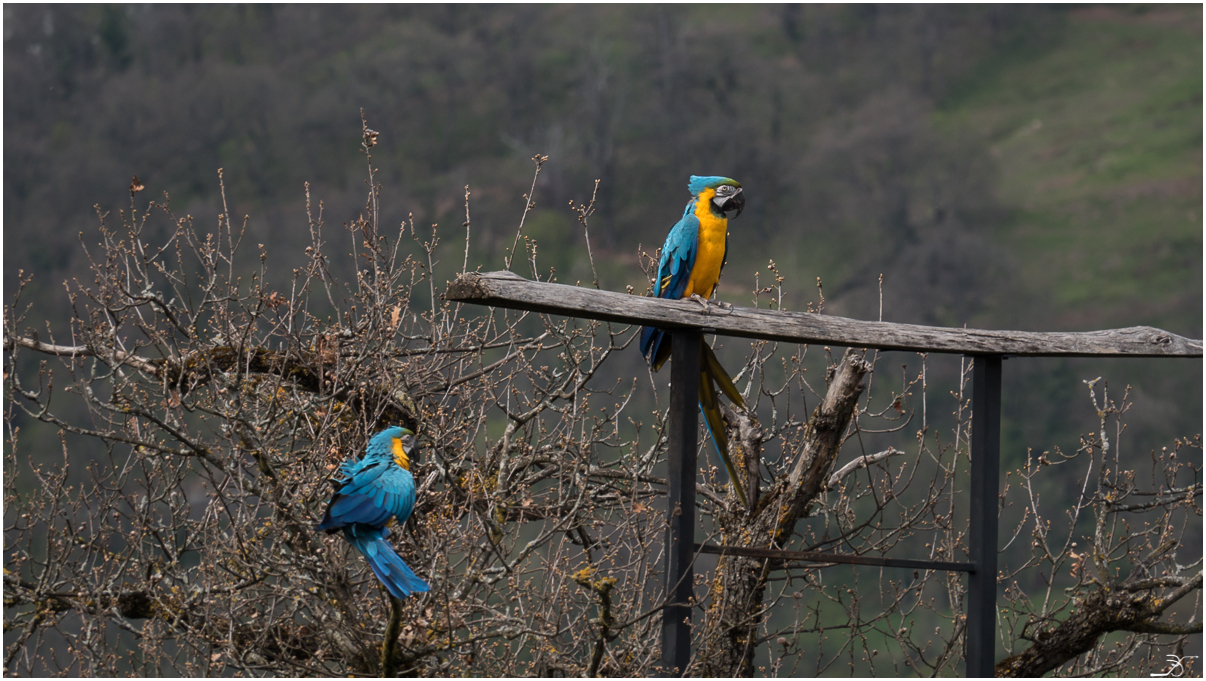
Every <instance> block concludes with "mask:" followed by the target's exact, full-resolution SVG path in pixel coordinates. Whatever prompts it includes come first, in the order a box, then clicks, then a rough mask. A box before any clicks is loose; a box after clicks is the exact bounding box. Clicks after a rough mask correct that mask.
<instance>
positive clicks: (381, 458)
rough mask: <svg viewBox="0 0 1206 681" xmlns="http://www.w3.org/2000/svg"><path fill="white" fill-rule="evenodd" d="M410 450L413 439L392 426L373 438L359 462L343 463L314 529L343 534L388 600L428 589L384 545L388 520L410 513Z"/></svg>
mask: <svg viewBox="0 0 1206 681" xmlns="http://www.w3.org/2000/svg"><path fill="white" fill-rule="evenodd" d="M414 446H415V434H414V433H412V432H411V431H410V430H407V429H406V428H399V427H397V426H394V427H393V428H386V429H385V430H383V431H381V432H380V433H377V434H376V435H374V436H373V437H372V439H370V440H369V443H368V447H367V448H366V451H365V455H364V458H362V459H360V460H359V461H356V460H351V459H349V460H348V461H345V462H344V464H343V466H342V468H340V473H341V474H342V479H341V480H340V481H339V483H338V487H337V488H336V490H335V496H334V497H332V498H331V502H330V504H329V505H328V506H327V512H326V514H325V515H324V516H323V518H322V522H321V523H319V525H318V529H320V530H325V531H326V533H327V534H331V533H333V532H335V531H336V530H343V536H344V537H346V538H347V540H348V542H350V543H351V544H352V546H354V547H356V550H357V551H359V552H360V553H361V554H363V555H364V559H365V560H367V561H368V564H369V567H371V568H372V569H373V574H375V575H377V579H379V580H381V583H382V584H383V585H384V586H385V589H386V590H387V591H389V593H390V595H391V596H393V597H394V598H406V597H407V596H409V595H410V594H412V593H415V592H420V593H422V592H426V591H427V590H428V589H430V588H431V587H429V586H428V585H427V582H425V581H423V580H422V579H419V577H418V576H417V575H415V573H414V572H412V571H411V569H410V568H409V567H407V566H406V563H404V562H402V558H401V557H399V556H398V554H397V553H395V552H394V549H393V547H392V546H390V545H389V542H387V541H385V538H386V537H388V536H389V527H388V526H389V525H390V524H392V523H393V521H394V519H395V518H396V519H397V520H398V522H399V523H404V522H406V519H407V518H409V517H410V513H411V511H413V510H414V508H415V478H414V476H412V475H411V474H410V452H411V451H412V450H413V449H414Z"/></svg>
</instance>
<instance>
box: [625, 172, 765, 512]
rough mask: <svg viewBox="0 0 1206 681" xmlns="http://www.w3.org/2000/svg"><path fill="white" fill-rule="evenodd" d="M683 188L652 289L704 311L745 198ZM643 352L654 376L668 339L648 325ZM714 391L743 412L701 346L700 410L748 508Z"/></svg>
mask: <svg viewBox="0 0 1206 681" xmlns="http://www.w3.org/2000/svg"><path fill="white" fill-rule="evenodd" d="M687 189H688V190H689V191H690V192H691V195H692V197H693V198H692V199H691V201H690V202H688V203H687V208H686V210H684V211H683V217H682V219H680V220H679V221H678V223H677V224H675V225H674V227H672V228H671V229H670V234H669V235H668V236H667V237H666V243H665V245H664V246H662V256H661V259H660V260H659V261H658V267H657V282H656V286H655V288H656V294H657V297H659V298H668V299H671V300H681V299H683V298H690V299H692V300H696V301H698V302H699V303H700V304H701V305H703V306H704V309H705V310H707V309H708V307H709V305H710V303H709V302H708V299H709V298H711V297H712V294H713V293H715V291H716V284H717V283H719V281H720V271H721V270H722V269H724V263H725V256H726V254H727V252H728V245H729V217H730V215H731V216H732V217H737V216H738V215H740V214H741V211H742V209H743V208H745V196H743V195H742V193H741V183H739V182H737V181H736V180H732V179H729V178H727V177H719V176H706V177H701V176H698V175H692V176H691V181H690V182H689V183H688V185H687ZM641 353H642V354H644V355H645V360H646V361H647V362H649V366H650V367H652V368H653V370H654V371H657V370H658V369H661V368H662V365H663V364H665V363H666V360H667V359H669V358H670V334H668V333H666V332H665V331H663V330H662V329H657V328H654V327H652V326H647V327H645V328H644V330H642V332H641ZM718 387H719V389H720V391H723V392H724V394H725V395H727V396H728V398H729V399H730V400H731V401H732V402H733V403H734V404H736V405H737V406H739V407H741V408H742V409H744V408H745V402H744V400H742V399H741V393H739V392H737V388H736V386H734V385H733V379H732V378H730V377H729V374H728V372H726V371H725V370H724V367H722V366H720V361H719V360H718V359H716V353H714V352H712V348H711V347H709V346H708V344H707V343H704V344H703V348H702V357H701V361H700V375H699V409H700V411H702V412H703V415H704V419H705V420H706V421H707V424H708V431H709V432H710V433H711V434H712V442H713V443H714V444H715V445H716V452H717V453H718V454H719V455H720V459H721V461H723V462H724V466H725V468H726V469H727V470H728V473H729V479H730V480H732V481H733V487H734V489H735V490H736V492H737V496H738V497H739V498H740V499H741V503H743V504H747V505H748V503H749V501H748V500H747V499H746V496H745V489H744V487H743V486H742V484H741V478H739V477H738V476H737V469H736V468H735V467H734V466H733V462H732V461H731V460H730V459H729V452H728V437H727V436H726V435H725V431H724V423H723V422H722V421H721V420H720V402H719V392H718V391H717V388H718Z"/></svg>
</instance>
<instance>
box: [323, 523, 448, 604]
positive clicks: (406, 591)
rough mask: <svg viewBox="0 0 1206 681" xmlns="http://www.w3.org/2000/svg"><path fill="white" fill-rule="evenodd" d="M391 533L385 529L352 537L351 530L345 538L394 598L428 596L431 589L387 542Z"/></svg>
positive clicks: (346, 530)
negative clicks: (415, 595)
mask: <svg viewBox="0 0 1206 681" xmlns="http://www.w3.org/2000/svg"><path fill="white" fill-rule="evenodd" d="M388 533H389V528H383V532H382V533H381V534H377V533H367V534H353V533H352V532H349V531H348V529H345V530H344V536H345V537H347V539H348V541H349V542H351V544H352V546H354V547H356V550H357V551H359V552H360V553H361V554H363V555H364V559H365V560H366V561H368V564H369V567H370V568H372V569H373V574H375V575H377V579H379V580H380V581H381V584H383V585H384V586H385V589H386V591H389V593H390V595H391V596H393V597H394V598H406V597H407V596H409V595H411V594H412V593H426V592H427V591H428V590H430V589H431V586H430V585H428V584H427V582H425V581H423V580H422V579H421V578H419V576H418V575H416V574H415V573H414V571H412V570H411V569H410V567H409V566H407V565H406V563H405V562H403V561H402V558H401V556H399V555H398V554H397V553H396V552H395V551H394V548H393V547H392V546H390V545H389V542H387V541H385V536H387V535H388Z"/></svg>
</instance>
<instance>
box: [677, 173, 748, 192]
mask: <svg viewBox="0 0 1206 681" xmlns="http://www.w3.org/2000/svg"><path fill="white" fill-rule="evenodd" d="M722 184H727V185H729V186H732V187H738V188H740V187H741V183H740V182H738V181H737V180H734V179H731V178H728V177H721V176H719V175H692V176H691V181H690V182H689V183H687V189H688V190H689V191H690V192H691V194H692V195H693V196H698V195H699V193H700V192H702V191H703V190H705V189H715V188H717V187H719V186H720V185H722Z"/></svg>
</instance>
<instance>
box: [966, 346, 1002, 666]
mask: <svg viewBox="0 0 1206 681" xmlns="http://www.w3.org/2000/svg"><path fill="white" fill-rule="evenodd" d="M968 357H970V358H971V359H972V361H973V362H974V364H973V365H972V432H971V488H970V494H971V514H970V516H971V517H970V518H969V523H970V528H969V534H968V548H969V549H970V553H971V556H970V557H971V560H972V563H974V564H975V566H976V569H975V571H974V572H972V573H970V575H969V576H968V584H967V660H966V665H967V667H966V671H965V673H966V675H967V676H968V677H981V678H988V677H992V676H993V666H994V664H995V660H996V616H997V505H998V503H999V496H1000V479H1001V471H1000V466H1001V355H968Z"/></svg>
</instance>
